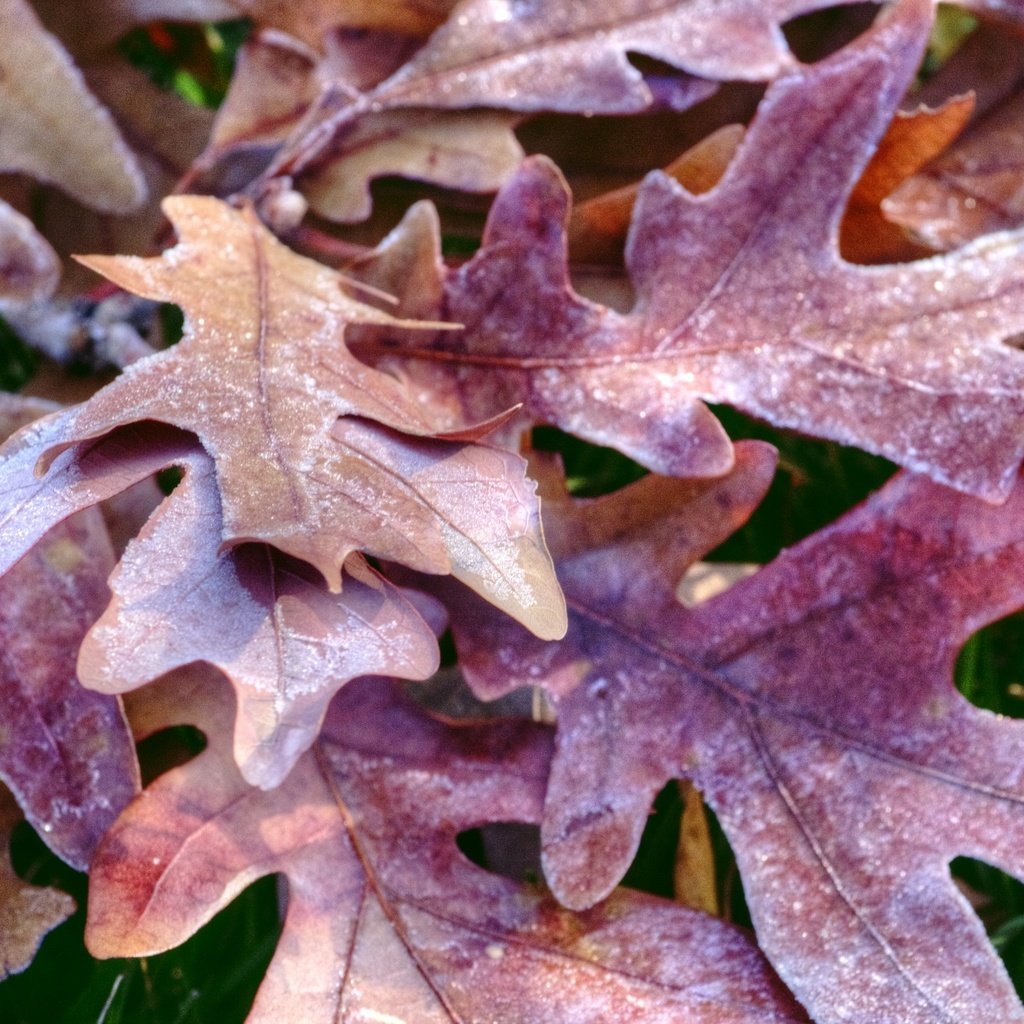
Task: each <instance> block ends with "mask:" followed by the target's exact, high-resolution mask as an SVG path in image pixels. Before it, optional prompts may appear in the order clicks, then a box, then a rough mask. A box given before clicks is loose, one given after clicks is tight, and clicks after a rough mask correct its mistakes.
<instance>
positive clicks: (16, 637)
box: [0, 511, 138, 870]
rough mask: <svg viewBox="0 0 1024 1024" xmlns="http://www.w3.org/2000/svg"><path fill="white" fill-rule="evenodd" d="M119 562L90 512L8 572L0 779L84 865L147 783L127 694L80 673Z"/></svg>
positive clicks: (60, 850)
mask: <svg viewBox="0 0 1024 1024" xmlns="http://www.w3.org/2000/svg"><path fill="white" fill-rule="evenodd" d="M112 562H113V558H112V553H111V551H110V542H109V540H108V539H107V536H106V531H105V529H104V526H103V520H102V517H101V516H100V514H99V512H98V511H89V512H86V513H84V514H83V515H81V516H79V517H77V518H75V519H72V520H69V521H68V522H67V523H65V524H63V525H60V526H57V527H55V528H54V529H53V530H51V531H50V532H49V533H47V534H46V535H45V536H44V537H43V539H42V540H41V541H40V542H39V543H38V544H37V545H36V547H35V548H34V549H33V550H32V551H31V552H30V553H29V554H28V555H27V556H26V557H25V558H24V559H22V561H21V562H20V563H19V564H18V565H17V566H16V567H15V568H14V569H13V570H12V571H11V572H9V573H8V574H7V575H6V576H5V577H4V578H3V580H2V581H0V640H2V645H3V660H2V663H0V779H3V781H4V782H5V783H6V784H7V785H8V786H9V787H10V789H11V790H12V792H13V793H14V795H15V797H16V798H17V800H18V803H19V804H20V805H21V807H22V810H23V811H24V812H25V817H26V818H27V819H28V821H29V822H30V823H31V824H32V825H33V826H34V827H35V829H36V830H37V831H38V832H39V834H40V835H41V836H42V838H43V840H44V841H45V842H46V843H47V845H48V846H50V847H51V849H53V851H54V852H55V853H56V854H57V855H58V856H60V857H61V858H63V859H64V860H66V861H67V862H68V863H69V864H71V865H72V866H73V867H76V868H79V869H80V870H84V869H85V868H86V867H87V866H88V864H89V861H90V858H91V857H92V854H93V851H94V849H95V847H96V844H97V843H98V842H99V839H100V837H101V836H102V835H103V833H104V831H105V830H106V829H107V827H108V826H109V825H110V824H111V822H113V820H114V818H115V817H116V816H117V814H118V813H119V812H120V811H121V809H122V808H123V807H124V806H125V804H126V803H127V802H128V801H129V800H130V799H131V798H132V796H134V794H135V792H136V791H137V788H138V773H137V769H136V767H135V751H134V749H133V747H132V743H131V737H130V736H129V735H128V730H127V727H126V725H125V722H124V717H123V714H122V711H121V706H120V702H119V701H118V700H117V698H115V697H108V696H103V695H101V694H97V693H91V692H90V691H88V690H85V689H83V688H82V686H81V685H80V684H79V682H78V680H77V678H76V674H75V658H76V657H77V653H78V645H79V644H80V643H81V640H82V637H83V636H84V635H85V631H86V630H87V629H88V628H89V626H90V625H91V624H92V622H93V620H94V619H96V618H97V616H98V615H99V614H100V612H101V611H102V610H103V607H104V605H105V604H106V601H107V596H108V592H107V586H106V577H107V574H108V573H109V571H110V568H111V565H112ZM42 624H45V628H41V626H42Z"/></svg>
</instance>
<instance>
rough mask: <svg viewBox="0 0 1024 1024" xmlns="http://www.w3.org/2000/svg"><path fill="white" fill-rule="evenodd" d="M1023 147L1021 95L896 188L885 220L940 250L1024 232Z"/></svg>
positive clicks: (887, 203)
mask: <svg viewBox="0 0 1024 1024" xmlns="http://www.w3.org/2000/svg"><path fill="white" fill-rule="evenodd" d="M1022 144H1024V91H1018V92H1016V93H1015V94H1013V95H1012V96H1010V97H1009V98H1008V99H1007V100H1005V101H1004V102H1003V103H1001V104H1000V105H999V106H998V107H996V109H995V110H993V111H992V112H991V113H989V114H988V115H987V116H986V117H985V118H984V119H983V120H981V121H979V122H978V123H977V124H976V125H975V126H973V127H972V128H971V130H970V131H969V132H968V133H967V134H966V135H965V136H964V138H963V139H962V140H961V141H960V142H959V143H957V144H956V145H955V146H953V147H952V148H951V149H950V150H948V151H947V152H946V153H944V154H943V155H942V156H940V157H939V158H938V159H936V160H934V161H932V163H930V164H929V165H928V166H927V167H926V168H924V169H923V170H922V171H921V172H920V173H919V174H916V175H915V176H914V177H912V178H910V179H908V180H907V181H905V182H904V183H903V184H902V185H901V186H900V187H899V188H898V189H896V191H895V192H894V193H893V194H892V195H891V196H889V198H888V199H886V200H885V202H884V203H883V205H882V209H883V211H884V213H885V216H886V217H887V218H888V219H889V220H890V221H891V222H892V223H895V224H898V225H901V226H902V227H904V228H906V229H907V230H908V231H910V232H911V233H912V234H913V235H914V236H915V237H916V238H919V239H920V240H921V241H922V242H923V243H924V244H925V245H929V246H931V247H932V248H935V249H951V248H955V247H956V246H958V245H963V244H964V243H966V242H969V241H971V240H972V239H974V238H978V237H979V236H981V235H984V234H987V233H988V232H990V231H1003V230H1007V229H1011V228H1019V227H1021V226H1022V225H1024V196H1022V190H1021V173H1022V171H1024V162H1022V161H1021V159H1020V156H1019V154H1020V150H1021V146H1022Z"/></svg>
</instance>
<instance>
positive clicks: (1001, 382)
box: [360, 0, 1024, 501]
mask: <svg viewBox="0 0 1024 1024" xmlns="http://www.w3.org/2000/svg"><path fill="white" fill-rule="evenodd" d="M930 18H931V6H930V4H929V3H927V2H925V0H908V2H905V3H903V4H901V5H899V6H898V7H896V8H893V9H892V10H891V11H890V14H889V16H888V17H884V18H883V19H882V20H881V21H880V22H879V23H878V24H877V25H876V26H875V27H873V28H872V30H871V31H870V32H868V33H865V34H864V35H863V36H861V37H859V38H858V40H857V41H856V42H854V43H853V44H851V45H850V46H848V47H846V48H845V49H843V50H841V51H840V52H839V53H837V54H836V55H834V56H833V57H830V58H828V59H827V60H824V61H822V62H820V63H818V64H815V65H812V66H810V67H807V68H802V69H800V70H799V71H797V72H794V73H793V74H791V75H786V76H784V77H782V78H780V79H778V80H777V81H776V82H775V83H774V84H773V85H772V86H771V87H770V88H769V90H768V92H767V94H766V96H765V99H764V101H763V102H762V104H761V106H760V109H759V111H758V116H757V118H756V119H755V121H754V123H753V125H752V126H751V128H750V129H749V131H748V133H747V136H746V138H745V140H744V142H743V144H742V146H741V147H740V150H739V153H738V154H737V157H736V159H735V160H733V162H732V163H731V164H730V166H729V169H728V171H727V172H726V174H725V177H724V178H723V179H722V180H721V182H720V183H719V184H718V185H717V186H716V187H715V188H714V189H712V190H711V191H710V192H708V193H706V194H704V195H702V196H692V195H690V194H689V193H687V192H686V191H685V190H684V189H683V188H681V187H680V186H679V185H678V184H677V183H676V182H674V181H672V180H671V179H669V178H667V177H666V176H664V175H663V174H659V173H657V172H655V173H654V174H652V175H651V176H650V177H648V179H647V180H646V182H645V184H644V186H643V188H642V189H641V193H640V197H639V200H638V203H637V209H636V212H635V214H634V221H633V227H632V231H631V235H630V241H629V245H628V248H627V265H628V267H629V269H630V271H631V275H632V279H633V282H634V285H635V287H636V290H637V293H638V296H639V298H638V300H637V302H636V305H635V307H634V308H633V310H632V311H631V313H629V314H627V315H622V314H618V313H615V312H613V311H612V310H610V309H608V308H606V307H602V306H600V305H596V304H594V303H589V302H586V301H584V300H583V299H581V298H579V297H578V296H577V295H576V294H575V293H573V292H572V291H571V289H570V287H569V283H568V279H567V273H566V256H565V234H564V230H563V228H562V225H564V223H565V219H566V208H567V205H568V195H567V191H566V188H565V184H564V182H563V181H562V180H561V178H560V176H559V175H558V173H557V171H556V170H555V169H554V168H553V167H552V166H550V165H549V164H547V163H545V162H544V161H543V160H542V159H538V158H533V159H531V160H530V161H527V163H526V164H525V165H524V167H523V169H522V170H521V172H520V173H519V174H518V175H517V177H516V178H515V179H514V180H513V181H512V182H510V183H509V184H508V185H507V186H506V187H505V189H504V190H503V191H502V193H500V194H499V197H498V199H497V200H496V202H495V205H494V207H493V208H492V211H491V215H490V219H489V222H488V228H487V232H486V234H485V236H484V244H483V246H482V247H481V249H480V251H479V252H478V253H477V254H476V255H475V256H474V257H473V259H471V260H470V261H468V262H467V263H466V264H465V265H463V266H462V267H460V268H458V269H457V270H456V271H453V272H451V273H450V274H449V275H448V277H447V280H445V281H444V283H443V300H442V304H441V306H440V308H439V309H438V311H437V313H436V315H438V316H440V317H442V318H445V319H451V320H454V321H456V322H459V323H462V324H465V325H466V330H465V331H463V332H460V333H458V334H455V335H451V336H435V338H433V339H428V342H429V343H428V344H426V345H424V344H423V340H422V339H421V338H412V337H410V336H408V335H405V336H402V337H400V338H399V337H396V338H395V343H396V344H397V345H399V346H400V347H401V352H402V357H401V358H402V360H403V361H404V362H405V364H406V368H405V369H404V370H403V372H404V373H405V374H406V375H407V376H408V377H409V378H411V379H414V380H416V381H417V383H418V384H419V385H420V386H421V387H423V388H424V389H425V390H427V389H430V390H434V391H435V392H437V393H439V394H440V396H441V397H440V399H439V401H440V402H441V403H444V404H445V405H447V406H448V407H452V406H455V407H461V408H462V410H463V414H464V415H465V416H466V417H467V418H469V419H474V418H480V417H482V416H486V415H489V414H492V413H493V412H495V411H496V410H497V409H499V408H507V407H508V406H510V405H512V404H514V403H515V402H522V403H523V410H522V413H521V418H520V425H524V424H528V423H531V422H541V423H553V424H555V425H557V426H559V427H561V428H562V429H563V430H566V431H568V432H570V433H573V434H576V435H577V436H580V437H583V438H585V439H587V440H589V441H593V442H595V443H597V444H605V445H611V446H614V447H616V448H618V449H619V450H620V451H623V452H625V453H626V454H627V455H630V456H631V457H633V458H635V459H637V460H638V461H641V462H643V463H644V464H645V465H646V466H648V467H650V468H652V469H654V470H656V471H658V472H665V473H671V474H679V475H698V474H717V473H721V472H723V471H725V470H726V469H728V466H729V464H730V459H731V454H730V446H729V442H728V439H727V438H726V436H725V434H724V432H723V431H722V430H721V428H720V427H719V425H718V423H717V421H716V420H715V419H714V418H713V417H712V416H711V415H710V413H709V412H708V410H707V409H706V407H705V406H704V405H703V404H702V403H701V401H700V399H701V398H704V399H708V400H714V401H718V402H726V403H729V404H732V405H735V406H736V407H738V408H740V409H742V410H743V411H745V412H747V413H750V414H752V415H755V416H758V417H761V418H764V419H766V420H768V421H769V422H772V423H774V424H777V425H780V426H786V427H793V428H795V429H799V430H803V431H805V432H808V433H813V434H815V435H817V436H822V437H827V438H831V439H833V440H837V441H840V442H842V443H848V444H855V445H857V446H859V447H861V448H864V449H866V450H868V451H872V452H875V453H878V454H882V455H885V456H886V457H888V458H891V459H893V460H895V461H898V462H900V463H902V464H903V465H905V466H907V467H909V468H912V469H915V470H919V471H922V472H927V473H929V474H930V475H932V476H933V477H934V478H935V479H936V480H938V481H940V482H946V483H949V484H952V485H953V486H956V487H958V488H961V489H964V490H968V491H971V492H973V493H976V494H979V495H982V496H984V497H986V498H987V499H989V500H993V501H998V500H1002V499H1003V498H1005V496H1006V495H1007V494H1008V493H1009V490H1010V489H1011V488H1012V486H1013V482H1014V480H1015V477H1016V469H1017V466H1018V465H1019V464H1020V460H1021V457H1022V455H1024V435H1022V434H1021V432H1020V430H1019V429H1018V427H1019V422H1020V417H1021V415H1022V413H1024V361H1022V358H1021V356H1020V353H1018V352H1016V351H1013V350H1011V349H1010V348H1009V347H1008V346H1006V345H1004V344H1003V340H1004V339H1005V338H1007V337H1010V336H1012V335H1014V334H1015V333H1017V332H1018V331H1020V330H1021V329H1022V328H1024V303H1022V302H1021V297H1020V289H1021V284H1020V260H1021V254H1022V252H1024V235H1021V234H1010V235H999V236H995V237H993V238H988V239H982V240H979V241H977V242H975V243H973V244H971V245H970V246H967V247H965V248H963V249H962V250H960V251H958V252H956V253H953V254H950V255H948V256H944V257H939V258H934V259H930V260H922V261H919V262H916V263H911V264H905V265H904V264H900V265H894V266H885V267H860V266H856V265H853V264H849V263H846V262H845V261H843V260H842V259H841V258H840V256H839V254H838V249H837V230H838V224H839V220H840V217H841V212H842V209H843V206H844V204H845V200H846V197H847V195H848V194H849V192H850V191H851V190H852V189H853V187H854V185H855V183H856V181H857V179H858V177H859V176H860V171H861V168H862V167H863V165H864V164H865V163H866V162H867V160H868V159H869V157H870V155H871V153H872V151H873V148H874V146H875V144H876V142H877V140H878V139H879V138H880V137H881V136H882V135H883V134H884V132H885V128H886V126H887V125H888V123H889V120H890V118H891V116H892V113H893V111H894V110H895V108H896V104H897V103H898V101H899V99H900V97H901V96H902V95H903V92H904V90H905V88H906V85H907V83H908V81H909V80H910V78H911V77H912V75H913V73H914V72H915V70H916V67H917V61H918V56H919V53H920V50H921V47H922V46H923V44H924V41H925V38H926V34H927V31H928V26H929V23H930ZM392 241H394V239H392ZM420 248H422V247H421V246H420ZM374 279H375V278H374V276H373V275H371V276H370V280H371V282H372V281H373V280H374ZM360 351H364V349H360ZM365 351H366V354H367V357H368V358H369V357H370V356H371V354H372V353H373V352H374V348H373V347H369V346H368V347H367V348H366V349H365ZM377 351H378V352H379V351H380V348H379V347H378V348H377Z"/></svg>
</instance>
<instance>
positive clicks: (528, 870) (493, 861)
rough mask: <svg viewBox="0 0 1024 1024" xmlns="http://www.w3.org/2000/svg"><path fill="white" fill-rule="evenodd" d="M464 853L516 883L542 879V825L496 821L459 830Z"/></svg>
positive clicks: (458, 841) (478, 863) (494, 872)
mask: <svg viewBox="0 0 1024 1024" xmlns="http://www.w3.org/2000/svg"><path fill="white" fill-rule="evenodd" d="M455 842H456V844H457V845H458V847H459V849H460V850H461V851H462V854H463V856H465V857H466V858H467V859H468V860H470V861H472V862H473V863H474V864H476V866H477V867H480V868H483V869H484V870H485V871H490V872H491V874H494V875H501V876H502V877H504V878H512V879H514V880H515V881H517V882H539V881H540V879H541V877H542V876H541V867H540V827H539V826H538V825H531V824H527V823H524V822H521V821H493V822H488V823H487V824H486V825H481V826H480V827H479V828H471V829H466V830H465V831H464V832H460V833H459V835H458V836H457V837H456V840H455Z"/></svg>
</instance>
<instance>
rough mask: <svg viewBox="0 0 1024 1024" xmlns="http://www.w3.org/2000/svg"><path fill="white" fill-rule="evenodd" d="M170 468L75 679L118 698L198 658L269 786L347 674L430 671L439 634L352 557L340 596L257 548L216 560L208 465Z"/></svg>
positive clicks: (244, 757) (239, 751) (251, 773)
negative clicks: (181, 471) (166, 490)
mask: <svg viewBox="0 0 1024 1024" xmlns="http://www.w3.org/2000/svg"><path fill="white" fill-rule="evenodd" d="M177 464H178V465H182V464H185V465H187V466H188V470H187V472H186V474H185V476H184V479H183V480H182V482H181V483H180V484H179V485H178V487H177V488H175V491H174V493H173V494H172V495H171V496H170V498H168V499H167V501H166V502H165V503H164V505H163V506H162V508H161V509H160V510H159V511H158V512H157V513H156V514H155V515H154V516H153V517H152V518H151V519H150V521H149V523H148V524H147V526H146V527H145V529H144V530H143V531H142V533H141V534H140V535H139V537H138V538H137V539H136V540H134V541H133V542H132V543H131V544H129V546H128V548H127V550H126V551H125V554H124V556H123V557H122V559H121V561H120V563H119V564H118V568H117V570H116V571H115V573H114V575H113V576H112V577H111V581H110V585H111V588H112V590H113V593H114V600H113V601H112V602H111V604H110V606H109V607H108V608H107V610H106V611H105V612H104V614H103V616H102V617H101V618H100V619H99V621H98V622H97V623H96V624H95V625H94V626H93V627H92V629H91V630H90V631H89V633H88V635H87V636H86V638H85V640H84V642H83V644H82V648H81V653H80V656H79V661H78V666H79V674H80V676H81V679H82V681H83V683H84V684H85V685H86V686H89V687H91V688H93V689H96V690H100V691H102V692H107V693H122V692H125V691H126V690H129V689H133V688H135V687H137V686H141V685H142V684H143V683H146V682H149V681H150V680H153V679H156V678H158V677H159V676H162V675H164V674H165V673H166V672H168V671H170V670H171V669H174V668H177V667H179V666H182V665H187V664H190V663H191V662H194V661H207V662H210V663H211V664H214V665H216V666H217V667H218V668H220V669H221V670H222V671H224V672H225V674H226V675H227V676H228V678H229V679H230V680H231V683H232V685H233V686H234V688H235V692H236V695H237V699H238V712H237V716H236V723H235V728H234V755H235V759H236V761H237V763H238V765H239V767H240V769H241V771H242V774H243V775H244V776H245V778H246V779H247V780H248V781H249V782H250V783H252V784H255V785H260V786H263V787H264V788H271V787H273V786H276V785H277V784H278V783H280V782H281V780H282V779H283V778H284V776H285V775H287V773H288V771H290V770H291V768H292V766H293V765H294V763H295V761H296V760H297V759H298V758H299V756H300V755H301V754H302V753H303V752H304V751H305V750H307V749H308V748H309V746H310V745H311V744H312V742H313V740H314V739H315V738H316V735H317V733H318V731H319V729H320V723H321V721H322V720H323V716H324V714H325V712H326V710H327V705H328V703H329V702H330V699H331V697H332V696H333V695H334V694H335V693H336V692H337V691H338V690H339V689H340V688H341V687H342V685H344V684H345V683H346V682H348V681H349V680H350V679H352V678H354V677H356V676H360V675H371V674H372V675H381V674H388V675H393V676H399V677H401V678H405V679H425V678H426V677H427V676H429V675H431V674H432V673H433V672H434V671H435V670H436V668H437V664H438V653H437V644H436V641H435V639H434V633H433V631H432V630H431V629H430V627H429V626H428V625H427V624H426V623H425V622H424V621H423V619H422V618H421V617H420V615H419V614H418V612H417V611H416V609H415V608H414V607H413V606H412V605H411V604H410V603H409V601H408V600H407V599H405V598H404V597H403V596H402V594H401V591H399V590H398V588H397V587H395V586H393V585H392V584H389V583H388V582H387V581H386V580H384V579H383V578H382V577H380V576H379V575H378V574H377V573H375V572H374V571H373V570H372V569H371V568H370V567H369V566H368V565H367V564H366V562H365V561H364V560H363V559H362V558H361V556H359V555H351V556H349V558H348V559H347V561H346V563H345V582H344V588H343V590H342V592H341V593H340V594H332V593H330V592H329V591H327V590H326V588H325V587H324V586H323V582H322V580H318V579H311V578H310V576H311V575H313V574H312V573H311V572H310V571H309V570H308V567H304V566H303V565H302V564H300V563H293V564H287V562H285V561H283V560H282V559H281V558H280V557H279V556H277V555H275V553H274V552H273V550H272V549H270V548H267V547H265V546H263V545H246V546H243V547H240V548H236V549H234V550H232V551H229V552H227V553H225V554H223V555H221V554H220V552H219V550H218V549H219V547H220V534H221V529H220V502H219V499H218V496H217V488H216V481H215V479H214V474H213V469H212V466H211V464H210V461H209V459H208V457H207V456H205V454H202V453H193V454H192V455H191V457H190V458H188V459H187V461H186V460H185V459H179V460H178V461H177ZM304 568H306V571H305V572H304V571H303V569H304Z"/></svg>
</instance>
